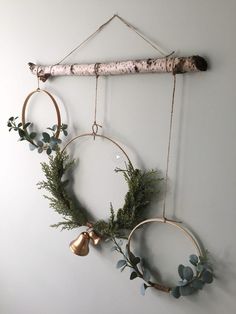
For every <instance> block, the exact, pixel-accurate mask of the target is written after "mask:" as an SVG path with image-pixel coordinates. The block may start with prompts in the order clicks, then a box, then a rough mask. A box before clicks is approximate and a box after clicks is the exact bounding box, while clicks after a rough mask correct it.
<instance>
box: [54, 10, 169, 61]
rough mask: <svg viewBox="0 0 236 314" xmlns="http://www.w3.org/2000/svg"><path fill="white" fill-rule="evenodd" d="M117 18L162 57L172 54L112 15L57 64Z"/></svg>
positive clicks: (120, 19) (115, 15) (119, 18)
mask: <svg viewBox="0 0 236 314" xmlns="http://www.w3.org/2000/svg"><path fill="white" fill-rule="evenodd" d="M115 18H117V19H118V20H119V21H121V22H122V23H123V24H124V25H126V26H127V27H128V28H129V29H131V30H132V31H133V32H135V33H136V34H137V35H138V36H139V37H140V38H142V39H143V40H144V41H145V42H146V43H147V44H148V45H150V46H151V47H152V48H154V49H155V50H156V51H158V52H159V53H160V54H161V55H162V56H166V57H169V56H170V55H172V54H173V53H174V51H172V52H171V53H167V52H165V51H164V50H163V49H162V48H160V47H159V46H158V45H157V44H154V43H153V42H152V41H151V40H150V39H148V38H147V37H146V36H144V35H143V34H142V33H141V32H140V31H138V30H137V29H136V28H135V27H134V26H133V25H132V24H130V23H129V22H127V21H126V20H124V19H123V18H122V17H120V16H119V15H118V14H114V15H113V16H112V17H111V18H110V19H108V20H107V21H106V22H105V23H103V24H102V25H101V26H99V28H98V29H97V30H96V31H95V32H93V33H92V34H91V35H89V36H88V37H87V38H86V39H85V40H84V41H82V42H81V43H80V44H78V45H77V46H76V47H75V48H74V49H72V50H71V51H70V52H69V53H68V54H67V55H66V56H65V57H63V58H62V59H61V60H60V61H59V62H57V63H56V64H55V65H57V64H61V63H62V62H63V61H65V60H66V59H67V58H68V57H69V56H70V55H72V54H73V53H74V52H75V51H76V50H78V49H79V48H81V47H82V46H83V45H84V44H86V43H87V42H88V41H89V40H90V39H91V38H93V37H94V36H96V35H97V34H98V33H99V32H100V31H102V30H103V29H104V28H105V26H107V25H108V24H109V23H110V22H111V21H112V20H113V19H115Z"/></svg>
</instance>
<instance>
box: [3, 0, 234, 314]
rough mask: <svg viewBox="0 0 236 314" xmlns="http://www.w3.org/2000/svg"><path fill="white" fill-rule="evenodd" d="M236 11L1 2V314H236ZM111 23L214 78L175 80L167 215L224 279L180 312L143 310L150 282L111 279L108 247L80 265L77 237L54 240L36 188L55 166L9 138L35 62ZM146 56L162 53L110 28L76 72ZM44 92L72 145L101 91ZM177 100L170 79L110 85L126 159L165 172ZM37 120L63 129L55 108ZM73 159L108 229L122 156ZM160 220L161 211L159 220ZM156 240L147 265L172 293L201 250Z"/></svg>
mask: <svg viewBox="0 0 236 314" xmlns="http://www.w3.org/2000/svg"><path fill="white" fill-rule="evenodd" d="M235 10H236V2H235V1H233V0H227V1H219V0H216V1H210V0H204V1H203V0H198V1H194V0H191V1H189V0H178V1H170V0H165V1H164V0H156V1H154V0H146V1H134V0H129V1H125V0H120V1H114V0H109V1H108V0H101V1H95V0H94V1H92V0H87V1H81V0H77V1H75V0H71V1H63V0H60V1H54V0H51V1H46V0H41V1H35V0H32V1H29V0H21V1H16V0H15V1H5V0H0V25H1V27H0V39H1V50H0V56H1V85H0V90H1V92H0V103H1V115H0V125H1V132H0V136H1V157H0V158H1V159H0V164H1V178H2V179H1V219H0V252H1V255H0V256H1V257H0V265H1V267H0V291H1V293H0V313H1V314H42V313H43V314H49V313H50V314H51V313H57V314H66V313H69V314H74V313H84V314H91V313H101V314H106V313H114V314H116V313H137V314H141V313H144V312H146V313H150V314H153V313H161V314H167V313H168V314H169V313H173V314H178V313H192V314H196V313H198V314H199V313H209V314H213V313H214V314H216V313H222V312H225V313H227V314H232V313H235V288H236V285H235V279H236V270H235V269H236V267H235V266H236V264H235V263H236V262H235V261H236V250H235V242H234V241H235V240H234V239H235V238H234V236H235V219H236V214H235V204H236V196H235V195H236V193H235V186H236V173H235V157H236V147H235V135H236V123H235V113H236V106H235V105H236V104H235V100H236V92H235V70H236V63H235V61H234V60H235V58H234V57H235V48H236V45H235V28H236V19H235ZM114 13H119V14H120V15H121V16H123V17H124V18H125V19H127V20H128V21H130V22H131V23H133V24H134V25H135V26H137V27H138V28H139V29H140V30H142V31H143V33H144V34H146V35H148V36H149V37H150V38H152V39H153V40H154V41H156V42H158V43H160V44H161V45H162V46H164V47H166V48H168V49H169V50H173V49H174V50H176V51H177V53H178V54H179V55H192V54H199V55H202V56H205V57H206V58H207V59H208V60H209V64H210V67H209V71H207V72H206V73H198V74H186V75H184V76H178V77H177V84H178V85H177V94H176V111H175V121H174V136H173V150H172V154H171V167H170V192H169V194H168V202H167V212H168V214H169V216H170V217H171V216H173V215H175V216H176V217H178V218H180V219H182V220H183V221H185V222H186V224H187V225H189V226H191V228H192V230H194V231H195V232H196V233H197V234H198V235H199V236H200V238H201V240H202V241H203V243H204V244H205V246H206V247H207V248H208V250H209V251H210V252H211V255H212V258H213V260H214V268H215V273H216V275H217V279H216V280H215V283H214V284H213V285H212V286H208V287H206V289H204V291H202V292H201V293H199V295H197V296H193V297H188V298H185V299H180V300H175V299H173V298H171V297H170V296H169V295H163V294H162V293H159V292H157V291H148V292H147V295H146V296H145V297H142V296H141V295H140V293H139V286H140V282H139V281H138V280H137V281H133V282H130V281H129V279H128V277H129V273H128V272H126V273H122V274H120V272H119V271H118V270H116V269H115V263H116V261H117V260H118V258H119V257H118V256H116V255H115V254H114V253H110V251H109V245H105V246H103V249H102V250H94V249H91V253H90V254H89V255H88V256H87V257H85V258H79V257H77V256H75V255H73V254H71V252H70V251H69V249H68V243H69V242H70V241H71V240H72V239H73V238H74V237H75V236H76V235H77V234H78V232H79V231H78V230H73V231H71V232H66V231H65V232H59V231H58V230H54V229H52V228H50V227H49V225H50V224H52V223H55V222H57V221H58V220H60V217H58V216H57V215H56V214H55V213H53V212H52V210H51V209H49V208H48V203H47V201H46V200H45V199H43V198H42V193H41V191H38V190H37V188H36V183H37V182H38V181H39V180H41V179H42V177H43V175H42V173H41V170H40V165H39V163H40V161H42V160H46V157H45V156H44V157H43V156H41V155H38V154H36V153H33V152H30V151H29V150H28V147H27V145H25V144H24V143H19V142H17V140H16V139H17V136H16V135H15V134H14V135H13V134H9V132H8V130H7V128H6V127H5V124H6V121H7V119H8V118H9V116H10V115H12V114H14V115H17V114H20V110H21V105H22V103H23V100H24V98H25V97H26V95H27V93H29V92H30V91H31V90H33V89H34V88H35V87H36V79H35V77H33V76H32V75H31V74H30V72H29V70H28V68H27V62H29V61H32V62H41V63H45V64H51V63H55V62H57V61H58V60H60V59H61V58H62V57H63V56H64V55H65V54H66V53H67V52H69V50H70V49H72V48H73V47H74V46H75V45H76V44H77V43H79V42H81V41H82V40H83V39H84V38H86V37H87V36H88V35H89V34H90V33H91V32H93V31H94V30H95V29H96V28H97V27H98V26H99V25H100V24H101V23H103V22H104V21H105V20H106V19H108V18H109V17H110V16H112V15H113V14H114ZM149 56H156V53H155V51H154V50H153V49H152V48H150V47H148V46H147V45H146V44H145V43H143V42H142V41H141V40H140V39H139V38H138V37H136V35H135V34H133V33H132V32H129V30H126V29H125V27H124V26H123V25H122V24H120V23H119V22H118V21H113V23H112V24H111V25H110V26H109V27H107V28H106V30H104V32H103V33H101V34H100V35H99V36H98V37H96V38H95V39H94V40H93V41H91V42H90V44H89V45H87V46H86V47H84V48H83V49H81V51H80V53H79V52H78V53H76V54H74V55H73V56H72V57H70V58H69V60H68V61H70V62H74V61H75V62H76V61H77V62H87V61H88V62H89V61H102V60H104V61H107V60H118V59H126V58H130V57H134V58H138V57H149ZM45 88H47V89H48V90H50V91H52V92H54V93H55V94H56V95H57V97H58V99H60V105H61V107H62V111H63V121H64V122H66V123H68V124H69V127H70V132H71V135H70V136H73V135H75V134H77V133H80V132H84V131H88V130H89V128H90V125H91V121H92V112H93V99H94V78H84V77H81V78H72V77H65V78H63V77H62V78H57V79H55V80H53V81H50V82H47V83H46V84H45ZM171 88H172V78H171V75H164V74H163V75H136V76H118V77H109V78H101V79H100V85H99V109H98V120H99V122H101V123H102V124H103V132H104V134H107V135H109V136H112V137H113V138H115V139H118V140H119V141H120V142H121V143H123V144H124V145H126V146H127V147H129V149H128V152H129V153H130V154H131V156H132V158H133V159H134V160H135V162H136V163H137V165H141V164H143V165H144V166H145V167H146V168H151V167H154V168H159V169H160V170H162V171H164V169H165V159H166V145H167V137H168V121H169V120H168V119H169V110H170V101H171ZM40 106H41V103H40V104H39V106H38V107H37V106H34V107H32V108H31V111H30V115H31V116H30V118H31V119H32V120H34V121H35V120H36V119H37V121H36V124H39V125H40V126H44V125H48V124H51V123H54V121H53V118H54V116H53V111H51V108H50V106H49V105H46V104H45V106H46V107H45V108H40ZM40 109H41V110H40ZM40 123H41V124H40ZM103 145H104V146H103ZM76 148H77V150H76V154H77V155H76V154H75V155H76V156H78V154H79V156H80V157H81V163H82V162H83V164H84V167H82V169H80V170H78V169H77V172H76V175H77V176H76V178H78V179H77V181H76V182H77V183H76V185H78V184H79V183H81V186H82V187H81V191H80V193H79V191H77V190H76V192H77V193H78V195H80V197H81V199H82V200H83V201H84V202H85V203H86V205H87V206H88V208H89V209H90V210H91V211H92V212H93V213H94V214H96V215H97V217H98V218H102V217H105V216H107V215H108V207H109V202H110V201H114V202H115V205H116V208H117V207H118V205H119V203H122V196H123V194H124V193H125V189H126V187H125V185H124V183H123V181H122V180H120V179H116V177H115V175H114V174H113V173H112V172H111V171H110V170H109V169H110V168H113V167H114V160H115V155H116V151H115V150H113V147H110V146H109V147H107V146H105V143H99V142H96V143H95V145H86V144H84V146H80V144H79V143H77V145H76ZM103 148H104V149H103ZM104 152H106V153H104ZM94 156H96V158H94ZM92 157H93V158H92ZM90 165H91V168H90ZM85 170H86V171H85ZM85 172H86V173H85ZM103 176H104V178H106V180H103V179H102V177H103ZM114 177H115V178H114ZM94 180H96V181H95V182H96V186H97V191H96V192H95V191H94ZM111 180H116V181H111ZM110 182H112V184H111V183H110ZM82 188H83V189H82ZM104 208H105V209H104ZM159 214H160V204H157V206H153V208H152V214H150V216H158V215H159ZM157 227H158V228H157ZM146 240H147V241H148V244H147V246H148V247H149V248H151V249H152V251H151V252H150V255H148V256H149V258H150V259H151V260H152V262H153V263H154V264H155V265H157V264H158V266H160V268H161V271H162V272H163V273H164V278H165V279H170V278H169V277H171V274H173V275H172V277H175V276H176V275H175V274H176V267H177V265H178V263H179V262H182V263H185V261H186V260H187V257H188V253H189V252H191V250H193V248H191V247H190V246H189V244H188V243H187V242H186V241H185V239H183V238H182V237H181V236H179V234H178V233H177V232H176V233H174V232H173V233H171V232H169V230H168V228H161V227H160V226H153V228H149V229H148V233H147V235H146ZM176 248H178V250H177V249H176ZM155 267H156V266H155ZM168 274H170V275H168Z"/></svg>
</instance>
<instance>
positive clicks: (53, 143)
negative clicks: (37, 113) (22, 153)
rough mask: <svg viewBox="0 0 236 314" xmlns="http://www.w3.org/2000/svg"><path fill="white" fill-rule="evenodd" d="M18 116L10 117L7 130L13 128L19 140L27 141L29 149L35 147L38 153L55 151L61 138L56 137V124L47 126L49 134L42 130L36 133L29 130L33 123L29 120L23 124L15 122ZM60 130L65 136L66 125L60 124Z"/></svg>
mask: <svg viewBox="0 0 236 314" xmlns="http://www.w3.org/2000/svg"><path fill="white" fill-rule="evenodd" d="M17 119H18V117H10V118H9V120H8V122H7V126H8V127H9V132H10V131H11V130H14V131H16V132H17V133H18V135H19V137H20V138H19V140H20V141H27V142H29V147H30V150H35V149H37V151H38V153H42V152H43V151H46V153H47V154H48V155H50V154H51V153H52V151H57V150H58V149H59V146H58V145H59V144H60V143H61V140H60V139H59V138H56V133H57V129H58V127H57V125H54V126H53V127H52V128H48V130H50V131H51V133H52V134H51V135H50V134H49V133H47V132H42V134H37V133H36V132H34V131H31V132H30V131H29V127H30V126H32V125H33V124H32V123H31V122H27V123H25V125H24V126H23V125H22V123H21V122H20V123H17ZM60 132H63V134H64V135H65V136H67V134H68V132H67V125H66V124H62V125H61V126H60Z"/></svg>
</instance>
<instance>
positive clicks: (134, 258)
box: [129, 251, 140, 265]
mask: <svg viewBox="0 0 236 314" xmlns="http://www.w3.org/2000/svg"><path fill="white" fill-rule="evenodd" d="M129 258H130V262H131V264H133V265H137V264H138V263H139V262H140V258H139V257H137V256H135V255H134V254H133V253H132V252H131V251H130V252H129Z"/></svg>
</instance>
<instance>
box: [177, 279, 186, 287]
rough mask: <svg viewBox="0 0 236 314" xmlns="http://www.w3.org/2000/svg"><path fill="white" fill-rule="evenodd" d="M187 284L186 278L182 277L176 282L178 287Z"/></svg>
mask: <svg viewBox="0 0 236 314" xmlns="http://www.w3.org/2000/svg"><path fill="white" fill-rule="evenodd" d="M187 284H188V280H187V279H183V280H180V281H179V282H178V286H180V287H183V286H186V285H187Z"/></svg>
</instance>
